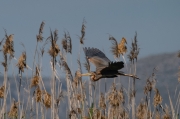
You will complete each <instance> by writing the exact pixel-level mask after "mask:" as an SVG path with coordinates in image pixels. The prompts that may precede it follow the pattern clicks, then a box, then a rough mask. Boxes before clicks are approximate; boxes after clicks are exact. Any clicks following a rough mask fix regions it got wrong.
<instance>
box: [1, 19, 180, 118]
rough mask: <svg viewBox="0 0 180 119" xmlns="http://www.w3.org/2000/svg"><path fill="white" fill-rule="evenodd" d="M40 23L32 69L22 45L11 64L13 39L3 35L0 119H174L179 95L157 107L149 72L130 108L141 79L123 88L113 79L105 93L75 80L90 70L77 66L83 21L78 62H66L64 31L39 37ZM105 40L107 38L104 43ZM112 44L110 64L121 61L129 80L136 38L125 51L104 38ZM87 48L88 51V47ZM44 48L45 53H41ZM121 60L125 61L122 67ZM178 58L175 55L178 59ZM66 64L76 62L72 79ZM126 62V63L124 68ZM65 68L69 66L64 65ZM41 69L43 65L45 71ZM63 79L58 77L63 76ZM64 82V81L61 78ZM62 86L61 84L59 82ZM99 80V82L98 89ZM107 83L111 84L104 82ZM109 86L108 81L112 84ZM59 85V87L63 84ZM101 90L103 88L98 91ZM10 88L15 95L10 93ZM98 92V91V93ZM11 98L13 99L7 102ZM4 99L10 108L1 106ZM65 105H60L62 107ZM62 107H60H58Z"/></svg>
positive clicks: (153, 77)
mask: <svg viewBox="0 0 180 119" xmlns="http://www.w3.org/2000/svg"><path fill="white" fill-rule="evenodd" d="M44 27H45V22H44V21H43V22H42V23H41V24H40V27H39V32H38V34H37V35H36V48H35V52H34V58H33V66H29V65H28V64H27V62H26V60H28V54H27V53H26V49H25V45H24V44H22V46H23V48H24V51H23V52H22V54H21V55H20V56H19V58H18V59H16V56H15V55H14V52H15V48H14V46H13V42H14V39H13V35H14V34H10V35H8V34H7V31H6V30H4V31H5V36H4V38H3V40H2V41H1V42H0V47H1V53H2V56H3V57H4V61H2V66H3V68H4V72H3V73H4V76H3V80H2V81H1V82H2V83H1V84H2V85H1V86H0V99H1V104H0V119H8V118H11V119H22V118H24V119H27V118H28V119H30V118H31V119H34V118H36V119H40V118H42V119H47V118H51V119H62V118H69V119H178V118H180V117H179V110H180V109H179V108H180V91H179V90H178V89H179V88H178V89H177V91H176V95H175V96H174V97H175V101H172V97H171V96H170V94H169V92H168V90H167V92H168V95H167V97H166V98H168V99H169V105H168V104H165V105H163V103H162V102H163V97H162V96H161V92H160V91H159V90H158V87H156V84H157V83H158V82H157V79H156V70H157V69H156V68H154V70H153V72H152V75H150V76H149V78H148V79H147V80H146V84H145V85H144V90H138V91H142V92H143V93H144V96H143V98H142V99H141V101H139V102H140V103H139V104H137V103H136V99H137V96H136V93H137V87H136V82H137V81H138V82H141V81H142V80H145V79H140V80H135V78H133V77H129V79H128V80H127V83H128V86H127V87H124V86H123V85H122V84H121V82H120V81H119V79H121V80H123V78H124V77H117V78H114V81H113V82H112V84H111V87H107V84H106V83H107V82H106V80H107V79H101V80H99V81H96V82H94V81H92V80H90V78H88V80H87V78H84V77H82V76H81V74H82V73H83V72H85V71H83V67H85V69H86V72H90V71H91V70H90V69H91V64H90V62H89V60H88V59H87V57H85V60H84V61H85V62H82V63H81V61H80V59H81V57H84V55H83V54H81V51H82V46H83V45H84V44H85V33H86V21H85V19H83V22H82V26H81V29H79V30H80V32H81V35H80V36H79V37H78V38H79V46H80V47H79V48H80V50H79V56H78V58H77V60H76V59H72V57H71V55H72V53H73V51H72V46H73V44H72V41H71V40H72V39H71V36H70V33H69V32H68V31H65V32H64V36H63V38H62V39H59V36H58V30H54V31H53V30H51V29H50V36H49V37H47V38H44V37H43V30H46V29H45V28H44ZM107 40H108V38H107ZM109 40H110V41H111V43H112V47H110V51H111V53H112V55H113V56H114V58H115V60H120V57H122V58H123V60H124V62H125V67H126V69H127V70H126V71H127V72H128V73H130V74H133V75H136V74H137V65H138V54H139V52H140V48H139V45H138V40H137V33H135V35H134V39H133V40H132V42H131V43H129V44H131V46H130V48H128V47H127V41H128V40H127V39H126V38H125V37H122V39H121V40H120V42H119V43H118V41H117V40H116V38H114V37H113V36H109ZM77 42H78V40H77ZM89 47H93V46H89ZM45 48H46V49H48V51H45ZM45 53H47V54H49V56H50V61H49V63H50V67H49V68H50V69H51V73H49V81H48V82H49V85H50V90H49V89H47V87H46V85H45V84H44V83H45V82H44V77H43V76H42V74H41V73H42V65H43V62H42V59H43V55H44V54H45ZM125 56H127V58H128V59H129V62H128V61H126V59H125ZM178 57H180V53H179V54H178ZM68 58H71V60H72V61H73V63H74V61H76V62H75V63H77V64H78V68H77V70H76V71H75V74H72V71H73V69H72V62H68V61H69V60H68ZM12 60H14V62H16V65H13V70H18V77H16V74H13V76H14V81H15V83H12V82H11V81H10V80H8V75H7V74H8V69H9V68H11V67H10V64H11V63H12ZM127 62H128V63H127ZM70 63H71V64H70ZM46 68H48V67H47V65H46ZM26 70H30V71H32V74H31V76H26V74H25V72H26ZM63 74H64V75H63ZM179 74H180V73H178V76H179V77H177V80H178V81H179V82H180V75H179ZM63 77H65V78H63ZM63 80H64V81H63ZM102 80H104V81H103V82H104V83H102ZM110 80H111V79H110ZM112 80H113V79H112ZM64 82H65V83H64ZM103 84H104V85H103ZM10 85H15V86H16V90H17V91H16V92H14V91H12V90H11V89H10ZM64 87H65V88H64ZM102 88H104V90H103V91H102V90H101V89H102ZM12 92H13V93H15V95H17V97H18V98H17V99H15V98H14V97H13V95H14V94H12ZM8 97H10V102H11V105H10V104H9V102H7V100H8ZM64 100H66V101H64ZM63 103H66V104H65V105H66V107H63V112H62V109H61V106H62V104H63Z"/></svg>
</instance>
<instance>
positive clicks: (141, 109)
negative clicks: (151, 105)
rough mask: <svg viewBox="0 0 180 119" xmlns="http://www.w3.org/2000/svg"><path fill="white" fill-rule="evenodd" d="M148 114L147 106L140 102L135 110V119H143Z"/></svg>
mask: <svg viewBox="0 0 180 119" xmlns="http://www.w3.org/2000/svg"><path fill="white" fill-rule="evenodd" d="M147 114H148V109H147V105H146V104H145V102H141V103H140V104H139V105H138V106H137V109H136V117H137V119H145V118H146V116H147Z"/></svg>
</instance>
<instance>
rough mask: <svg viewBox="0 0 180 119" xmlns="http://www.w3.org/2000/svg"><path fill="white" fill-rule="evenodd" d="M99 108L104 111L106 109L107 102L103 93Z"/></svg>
mask: <svg viewBox="0 0 180 119" xmlns="http://www.w3.org/2000/svg"><path fill="white" fill-rule="evenodd" d="M99 107H100V108H101V109H103V110H104V109H106V102H105V97H104V94H103V93H101V95H100V99H99Z"/></svg>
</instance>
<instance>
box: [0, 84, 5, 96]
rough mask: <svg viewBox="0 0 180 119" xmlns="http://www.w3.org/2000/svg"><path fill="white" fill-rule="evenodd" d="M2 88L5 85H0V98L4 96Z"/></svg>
mask: <svg viewBox="0 0 180 119" xmlns="http://www.w3.org/2000/svg"><path fill="white" fill-rule="evenodd" d="M4 89H5V86H1V87H0V98H4Z"/></svg>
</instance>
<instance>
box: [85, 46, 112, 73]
mask: <svg viewBox="0 0 180 119" xmlns="http://www.w3.org/2000/svg"><path fill="white" fill-rule="evenodd" d="M83 49H84V53H85V55H86V58H87V59H88V60H89V61H90V62H91V63H93V64H94V65H95V66H96V71H100V70H102V69H104V68H105V67H107V66H108V65H109V62H110V60H109V59H108V58H107V57H106V55H105V54H104V53H103V52H102V51H100V50H99V49H97V48H86V47H85V48H83Z"/></svg>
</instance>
